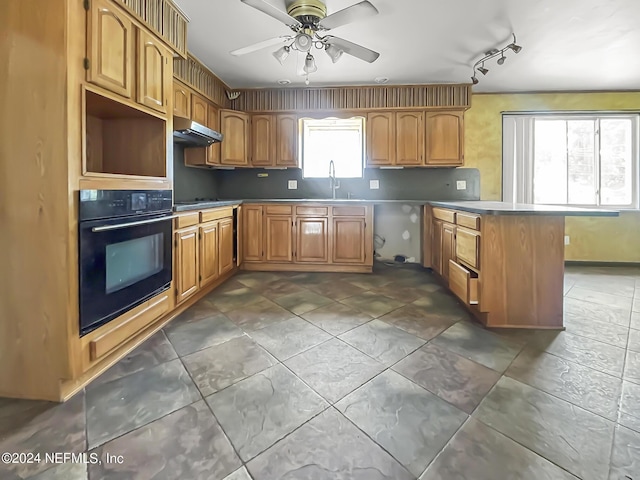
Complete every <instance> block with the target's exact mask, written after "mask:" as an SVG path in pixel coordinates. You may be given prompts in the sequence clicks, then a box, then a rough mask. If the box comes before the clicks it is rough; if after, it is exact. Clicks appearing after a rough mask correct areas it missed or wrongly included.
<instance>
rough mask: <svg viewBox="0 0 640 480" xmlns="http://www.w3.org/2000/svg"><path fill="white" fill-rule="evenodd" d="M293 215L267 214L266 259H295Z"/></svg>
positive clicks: (274, 260) (281, 260)
mask: <svg viewBox="0 0 640 480" xmlns="http://www.w3.org/2000/svg"><path fill="white" fill-rule="evenodd" d="M292 229H293V217H292V216H291V215H266V216H265V228H264V233H265V239H264V241H265V261H267V262H276V263H289V262H292V261H293V233H292Z"/></svg>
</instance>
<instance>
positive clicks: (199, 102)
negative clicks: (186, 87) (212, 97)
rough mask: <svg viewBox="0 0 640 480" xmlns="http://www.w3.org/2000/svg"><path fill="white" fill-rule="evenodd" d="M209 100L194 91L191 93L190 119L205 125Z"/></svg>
mask: <svg viewBox="0 0 640 480" xmlns="http://www.w3.org/2000/svg"><path fill="white" fill-rule="evenodd" d="M208 115H209V102H207V101H206V100H205V99H204V98H203V97H201V96H200V95H197V94H195V93H193V94H191V120H193V121H194V122H196V123H199V124H200V125H207V124H208V121H209V118H208Z"/></svg>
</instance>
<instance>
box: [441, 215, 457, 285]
mask: <svg viewBox="0 0 640 480" xmlns="http://www.w3.org/2000/svg"><path fill="white" fill-rule="evenodd" d="M455 233H456V227H455V226H454V225H451V224H450V223H443V224H442V267H441V270H442V273H441V274H442V277H443V278H444V279H445V280H447V282H448V281H449V260H455V256H456V253H455V252H456V247H455V242H456V239H455Z"/></svg>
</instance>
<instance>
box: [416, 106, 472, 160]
mask: <svg viewBox="0 0 640 480" xmlns="http://www.w3.org/2000/svg"><path fill="white" fill-rule="evenodd" d="M463 115H464V113H463V112H438V113H427V118H426V122H425V124H426V126H427V127H426V132H427V134H426V158H425V164H426V165H445V166H458V165H463V163H464V155H463V147H464V141H463V139H464V137H463V135H464V124H463Z"/></svg>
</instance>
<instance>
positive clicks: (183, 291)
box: [174, 227, 200, 303]
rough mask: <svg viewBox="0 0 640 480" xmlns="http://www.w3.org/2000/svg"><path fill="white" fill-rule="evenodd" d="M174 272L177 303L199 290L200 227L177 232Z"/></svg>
mask: <svg viewBox="0 0 640 480" xmlns="http://www.w3.org/2000/svg"><path fill="white" fill-rule="evenodd" d="M175 237H176V241H175V258H176V268H175V272H174V277H175V283H176V303H180V302H182V301H184V300H186V299H187V298H189V297H190V296H191V295H193V294H194V293H196V292H197V291H198V285H199V278H198V277H199V264H198V260H199V257H200V255H199V254H200V252H199V251H198V227H192V228H188V229H184V230H179V231H177V232H176V233H175Z"/></svg>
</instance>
